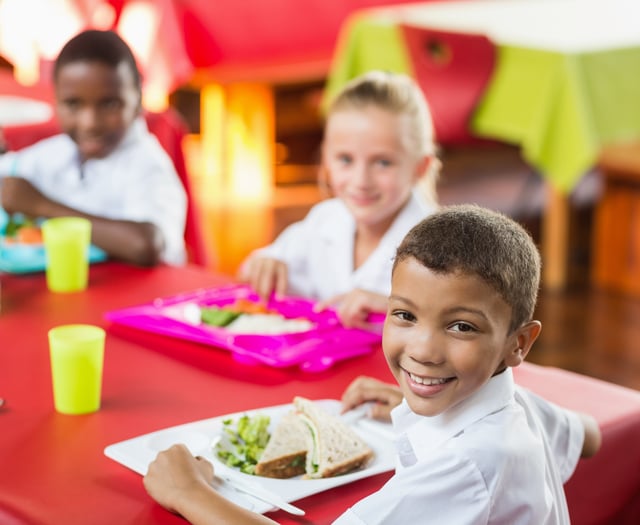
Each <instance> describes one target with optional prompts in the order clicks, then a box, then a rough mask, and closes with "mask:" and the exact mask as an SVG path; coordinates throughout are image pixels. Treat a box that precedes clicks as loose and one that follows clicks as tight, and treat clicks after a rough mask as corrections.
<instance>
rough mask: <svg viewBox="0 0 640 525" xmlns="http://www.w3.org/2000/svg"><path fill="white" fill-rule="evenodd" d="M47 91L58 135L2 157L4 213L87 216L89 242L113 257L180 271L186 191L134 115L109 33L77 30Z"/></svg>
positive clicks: (131, 70) (135, 97) (127, 59)
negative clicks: (53, 105)
mask: <svg viewBox="0 0 640 525" xmlns="http://www.w3.org/2000/svg"><path fill="white" fill-rule="evenodd" d="M54 86H55V95H56V111H57V117H58V121H59V123H60V126H61V128H62V131H63V132H64V133H62V134H60V135H56V136H54V137H50V138H47V139H44V140H42V141H40V142H38V143H36V144H34V145H32V146H30V147H27V148H24V149H22V150H20V151H18V152H9V153H6V154H4V155H2V156H0V184H1V185H0V193H1V198H2V200H1V205H2V208H4V210H5V211H6V212H7V213H10V214H11V213H21V214H23V215H25V216H28V217H33V218H49V217H59V216H79V217H86V218H88V219H89V220H91V223H92V242H93V244H95V245H97V246H98V247H100V248H102V249H103V250H105V251H106V252H107V254H108V255H109V256H110V257H113V258H115V259H119V260H122V261H126V262H129V263H133V264H138V265H142V266H152V265H155V264H157V263H159V262H167V263H173V264H182V263H184V262H185V259H186V255H185V247H184V228H185V220H186V206H187V198H186V193H185V190H184V188H183V186H182V183H181V182H180V179H179V178H178V175H177V173H176V171H175V168H174V166H173V163H172V161H171V159H170V158H169V156H168V155H167V153H166V152H165V151H164V150H163V149H162V147H161V146H160V144H159V143H158V141H157V139H156V138H155V137H154V136H153V135H152V134H150V133H149V131H148V130H147V128H146V124H145V122H144V119H143V117H142V116H141V115H140V112H141V80H140V74H139V71H138V68H137V66H136V62H135V58H134V56H133V54H132V52H131V50H130V48H129V47H128V46H127V44H126V43H125V42H124V41H123V40H122V39H121V38H120V37H119V36H118V35H117V34H116V33H114V32H112V31H96V30H88V31H84V32H82V33H80V34H78V35H77V36H75V37H74V38H72V39H71V40H70V41H69V42H67V44H65V46H64V47H63V49H62V50H61V52H60V54H59V55H58V57H57V59H56V62H55V64H54Z"/></svg>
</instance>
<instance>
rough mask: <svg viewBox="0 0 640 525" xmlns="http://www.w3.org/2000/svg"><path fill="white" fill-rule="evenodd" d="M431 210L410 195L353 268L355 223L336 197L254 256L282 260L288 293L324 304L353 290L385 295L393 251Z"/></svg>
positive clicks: (311, 211) (320, 205) (431, 208)
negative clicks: (367, 255) (363, 260)
mask: <svg viewBox="0 0 640 525" xmlns="http://www.w3.org/2000/svg"><path fill="white" fill-rule="evenodd" d="M435 210H436V208H435V207H434V206H430V205H428V204H426V203H425V202H424V201H423V200H422V199H421V198H420V197H419V196H418V195H417V194H416V193H415V192H414V193H412V194H411V197H410V198H409V200H408V201H407V203H406V204H405V206H404V207H403V208H402V210H401V212H400V213H399V214H398V216H397V217H396V219H395V220H394V222H393V223H392V224H391V226H390V228H389V229H388V230H387V232H386V233H385V234H384V236H383V238H382V239H381V241H380V243H379V244H378V246H377V247H376V249H375V250H374V251H373V252H372V253H371V255H370V256H369V257H368V258H367V260H366V261H365V262H364V263H363V264H362V265H360V267H358V268H357V269H354V264H353V253H354V239H355V231H356V224H355V220H354V218H353V216H352V215H351V213H350V212H349V209H348V208H347V207H346V206H345V205H344V203H343V202H342V201H341V200H340V199H328V200H325V201H322V202H320V203H318V204H316V205H315V206H314V207H313V208H311V210H310V211H309V213H308V214H307V215H306V217H305V218H304V219H303V220H302V221H299V222H296V223H294V224H291V225H289V226H288V227H287V228H286V229H285V230H284V231H283V232H282V233H281V234H280V235H279V236H278V238H277V239H276V240H275V241H274V242H273V243H272V244H271V245H269V246H267V247H265V248H261V249H260V250H257V251H256V252H254V254H252V256H253V255H256V254H259V255H261V256H267V257H272V258H275V259H278V260H281V261H283V262H285V263H286V264H287V270H288V280H289V290H288V293H290V294H292V295H299V296H303V297H309V298H312V299H316V300H323V299H328V298H330V297H333V296H335V295H339V294H342V293H346V292H349V291H351V290H353V289H355V288H360V289H364V290H367V291H371V292H375V293H379V294H382V295H388V294H389V292H390V291H391V267H392V264H393V257H394V255H395V251H396V248H397V247H398V245H399V244H400V242H401V241H402V239H403V238H404V236H405V235H406V234H407V232H408V231H409V230H410V229H411V228H412V227H413V226H414V225H416V224H417V223H418V222H419V221H421V220H422V219H423V218H425V217H426V216H427V215H429V214H431V213H433V212H434V211H435Z"/></svg>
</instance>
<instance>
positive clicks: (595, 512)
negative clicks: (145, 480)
mask: <svg viewBox="0 0 640 525" xmlns="http://www.w3.org/2000/svg"><path fill="white" fill-rule="evenodd" d="M0 277H1V279H2V311H1V313H0V396H1V397H3V398H5V399H6V400H7V404H6V406H5V407H4V408H2V409H0V523H2V524H3V525H4V524H7V525H13V524H29V525H35V524H51V525H59V524H62V523H64V524H65V525H74V524H86V523H91V524H92V525H100V524H109V525H112V524H114V523H117V524H119V525H127V524H145V525H147V524H184V523H185V522H184V520H182V519H181V518H179V517H177V516H174V515H172V514H170V513H169V512H166V511H165V510H164V509H162V508H161V507H159V506H158V505H157V504H155V503H154V502H153V501H152V500H151V499H150V498H149V497H148V496H147V494H146V493H145V491H144V488H143V486H142V482H141V478H140V476H139V475H137V474H135V473H134V472H132V471H129V470H128V469H126V468H125V467H123V466H122V465H120V464H118V463H116V462H114V461H112V460H110V459H108V458H107V457H106V456H104V454H103V450H104V448H105V447H106V446H107V445H110V444H112V443H115V442H119V441H122V440H124V439H128V438H131V437H135V436H138V435H141V434H145V433H148V432H151V431H154V430H159V429H162V428H166V427H170V426H174V425H178V424H182V423H187V422H190V421H195V420H199V419H205V418H210V417H214V416H218V415H222V414H227V413H231V412H237V411H242V410H245V409H251V408H258V407H263V406H271V405H276V404H282V403H288V402H290V401H291V399H292V397H293V395H294V394H300V395H303V396H306V397H309V398H312V399H313V398H331V397H333V398H338V397H339V396H340V394H341V393H342V391H343V389H344V388H345V387H346V386H347V384H348V383H349V382H350V381H351V380H352V379H353V378H354V377H355V376H356V375H357V374H361V373H366V374H369V375H373V376H376V377H378V378H381V379H384V380H391V376H390V374H389V372H388V370H387V367H386V364H385V361H384V357H383V355H382V352H381V351H380V350H377V351H375V352H374V353H372V354H370V355H367V356H364V357H359V358H356V359H352V360H349V361H344V362H341V363H338V364H337V365H336V366H335V367H334V368H332V369H330V370H328V371H325V372H322V373H319V374H309V373H304V372H300V371H299V370H298V369H296V368H293V369H274V368H268V367H264V366H255V367H252V366H247V365H243V364H240V363H237V362H235V361H234V360H233V359H232V357H231V356H230V354H229V353H228V352H226V351H223V350H217V349H213V348H209V347H205V346H200V345H195V344H191V343H186V342H180V341H176V340H172V339H166V338H161V337H158V336H154V335H151V334H144V333H141V332H132V331H125V330H124V329H119V330H115V329H113V328H110V329H109V332H108V336H107V342H106V352H105V368H104V383H103V404H102V408H101V410H100V411H99V412H97V413H95V414H90V415H84V416H65V415H61V414H58V413H56V412H55V411H54V409H53V400H52V395H51V379H50V367H49V357H48V348H47V337H46V334H47V330H48V329H49V328H51V327H52V326H55V325H58V324H66V323H76V322H86V323H94V324H98V325H103V326H105V325H106V323H105V322H104V321H103V313H104V312H105V311H107V310H112V309H116V308H121V307H125V306H130V305H135V304H139V303H143V302H147V301H149V300H151V299H153V298H154V297H158V296H166V295H171V294H175V293H178V292H182V291H187V290H191V289H195V288H199V287H202V286H214V285H219V284H222V283H224V282H227V281H228V279H227V278H225V277H222V276H217V275H214V274H211V273H209V272H207V271H205V270H203V269H201V268H196V267H186V268H171V267H158V268H155V269H140V268H134V267H130V266H125V265H121V264H116V263H105V264H98V265H94V266H92V268H91V274H90V285H89V289H88V290H87V291H86V292H83V293H78V294H70V295H60V294H52V293H49V292H48V291H47V290H46V287H45V281H44V276H43V275H42V274H35V275H22V276H20V275H6V274H3V275H1V276H0ZM517 378H518V381H519V382H521V383H523V384H526V385H528V386H530V387H532V388H534V389H535V390H538V391H540V392H542V393H545V394H547V395H548V396H549V397H551V398H552V399H556V400H557V401H558V402H564V404H567V405H568V406H572V407H574V408H581V409H591V410H592V412H593V413H594V415H595V416H596V417H597V418H598V419H599V421H600V422H601V424H602V426H603V431H604V435H605V445H604V447H603V454H602V455H600V456H599V457H597V458H595V459H592V460H588V461H584V462H582V463H581V464H580V465H579V467H578V471H577V472H576V475H575V476H574V478H572V480H571V481H570V482H569V484H568V485H567V492H568V498H569V504H570V508H571V512H572V515H573V516H574V521H573V523H574V525H575V524H578V525H580V524H587V523H592V524H596V523H638V522H640V521H626V522H625V521H624V519H625V518H622V517H620V516H619V517H618V518H617V521H602V520H603V519H604V517H605V516H606V517H608V518H611V519H612V517H613V516H614V514H613V513H616V512H619V511H620V509H623V511H624V512H626V513H627V515H628V518H626V519H628V520H631V519H634V518H635V519H636V520H637V518H638V516H640V514H635V515H632V512H639V511H640V505H639V504H638V501H637V499H638V498H637V496H638V494H639V493H640V468H638V465H639V464H640V463H639V462H640V450H639V448H638V445H637V441H638V439H637V436H638V435H640V394H639V393H637V392H635V391H631V390H628V389H623V388H619V387H614V386H612V385H609V384H607V383H603V382H601V381H596V380H591V379H588V378H585V377H583V376H578V375H576V374H571V373H568V372H563V371H559V370H555V369H545V368H541V367H537V366H534V365H528V366H526V367H521V369H517ZM623 447H624V448H623ZM390 475H391V474H390V473H387V474H380V475H378V476H374V477H372V478H368V479H365V480H361V481H358V482H355V483H352V484H350V485H346V486H343V487H339V488H336V489H333V490H331V491H328V492H325V493H321V494H318V495H316V496H312V497H309V498H305V499H303V500H300V501H298V502H296V505H298V506H300V507H302V508H303V509H305V510H306V512H307V515H306V516H305V517H304V518H294V517H292V516H289V515H288V514H286V513H284V512H277V513H271V514H270V515H271V516H272V517H273V518H274V519H276V520H277V521H278V522H280V523H284V524H291V523H313V524H324V523H331V521H332V520H333V519H335V518H336V517H337V516H338V515H339V514H340V513H341V512H342V511H343V510H344V509H346V508H347V507H348V506H349V505H351V504H353V503H354V502H356V501H357V500H359V499H361V498H362V497H364V496H366V495H368V494H370V493H371V492H373V491H375V490H376V489H378V488H379V487H380V486H381V485H382V484H383V483H384V482H385V481H386V480H387V479H388V477H389V476H390ZM634 496H635V499H634ZM634 502H635V506H634ZM594 520H601V521H594Z"/></svg>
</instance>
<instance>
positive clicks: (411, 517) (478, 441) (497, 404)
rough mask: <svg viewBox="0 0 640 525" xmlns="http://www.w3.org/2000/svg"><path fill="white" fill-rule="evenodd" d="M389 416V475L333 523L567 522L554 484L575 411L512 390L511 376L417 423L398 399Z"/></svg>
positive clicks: (568, 463) (574, 450) (574, 433)
mask: <svg viewBox="0 0 640 525" xmlns="http://www.w3.org/2000/svg"><path fill="white" fill-rule="evenodd" d="M392 417H393V421H394V427H395V428H396V430H397V432H398V435H399V436H400V437H399V438H398V442H397V447H398V451H399V463H398V466H397V470H396V473H395V475H394V476H393V477H392V478H391V479H390V480H389V481H388V482H387V484H386V485H385V486H384V487H383V488H382V489H380V491H378V492H377V493H375V494H374V495H372V496H370V497H368V498H365V499H364V500H362V501H361V502H359V503H357V504H356V505H354V506H353V507H352V508H350V509H349V510H348V511H347V512H346V513H345V514H344V515H343V516H341V517H340V518H338V520H337V521H336V522H335V523H336V524H339V525H347V524H359V525H362V524H367V525H373V524H376V525H382V524H389V525H391V524H396V523H461V524H462V523H464V524H465V525H467V524H504V525H506V524H509V525H525V524H526V525H530V524H532V523H535V524H536V525H538V524H539V525H559V524H563V525H564V524H566V525H568V524H569V514H568V509H567V504H566V498H565V495H564V489H563V483H564V482H565V481H566V480H567V479H568V478H569V477H570V475H571V474H572V473H573V470H574V469H575V466H576V465H577V463H578V460H579V458H580V453H581V449H582V443H583V441H584V428H583V426H582V423H581V422H580V419H579V417H578V416H577V415H576V414H574V413H572V412H569V411H567V410H564V409H562V408H560V407H558V406H556V405H553V404H551V403H549V402H547V401H545V400H543V399H541V398H539V397H537V396H535V395H534V394H532V393H531V392H528V391H526V390H525V389H522V388H520V387H517V386H515V385H514V383H513V376H512V373H511V370H510V369H507V370H506V371H505V372H503V373H502V374H499V375H498V376H496V377H494V378H492V379H491V381H489V383H488V384H487V385H485V386H484V387H483V388H482V389H481V390H480V391H479V392H478V393H477V394H476V395H475V396H473V397H472V398H470V399H468V400H466V401H465V402H463V403H461V404H460V405H458V406H456V407H454V409H453V410H451V411H447V412H445V413H444V414H441V415H439V416H436V417H434V418H426V417H422V416H419V415H417V414H414V413H412V412H411V411H410V409H409V408H408V405H407V404H406V402H403V403H402V405H400V407H398V408H396V409H395V410H394V412H393V413H392ZM401 457H404V464H402V462H401V461H400V458H401Z"/></svg>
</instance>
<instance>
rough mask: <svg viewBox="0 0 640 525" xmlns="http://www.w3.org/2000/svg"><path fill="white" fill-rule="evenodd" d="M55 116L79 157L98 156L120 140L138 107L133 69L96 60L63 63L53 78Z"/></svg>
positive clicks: (137, 94) (125, 65)
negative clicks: (56, 115)
mask: <svg viewBox="0 0 640 525" xmlns="http://www.w3.org/2000/svg"><path fill="white" fill-rule="evenodd" d="M55 88H56V100H57V114H58V120H59V122H60V126H61V127H62V130H63V131H64V132H65V133H67V134H68V135H69V136H70V137H71V138H72V139H73V141H74V142H75V143H76V144H77V145H78V149H79V151H80V156H81V158H82V160H87V159H93V158H102V157H105V156H107V155H108V154H109V153H111V152H112V151H113V150H114V149H115V148H116V146H117V145H118V144H119V143H120V141H121V140H122V138H123V137H124V135H125V133H126V132H127V130H128V128H129V126H130V125H131V123H132V122H133V121H134V120H135V118H136V116H137V115H138V113H139V111H140V94H139V91H138V89H137V88H136V84H135V80H134V76H133V72H132V71H131V69H130V67H129V66H128V65H127V64H126V63H125V62H122V63H121V64H120V65H119V66H118V67H116V68H114V67H112V66H110V65H108V64H105V63H102V62H97V61H79V62H70V63H68V64H65V65H64V66H62V67H61V68H60V70H59V71H58V75H57V78H56V85H55Z"/></svg>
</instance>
